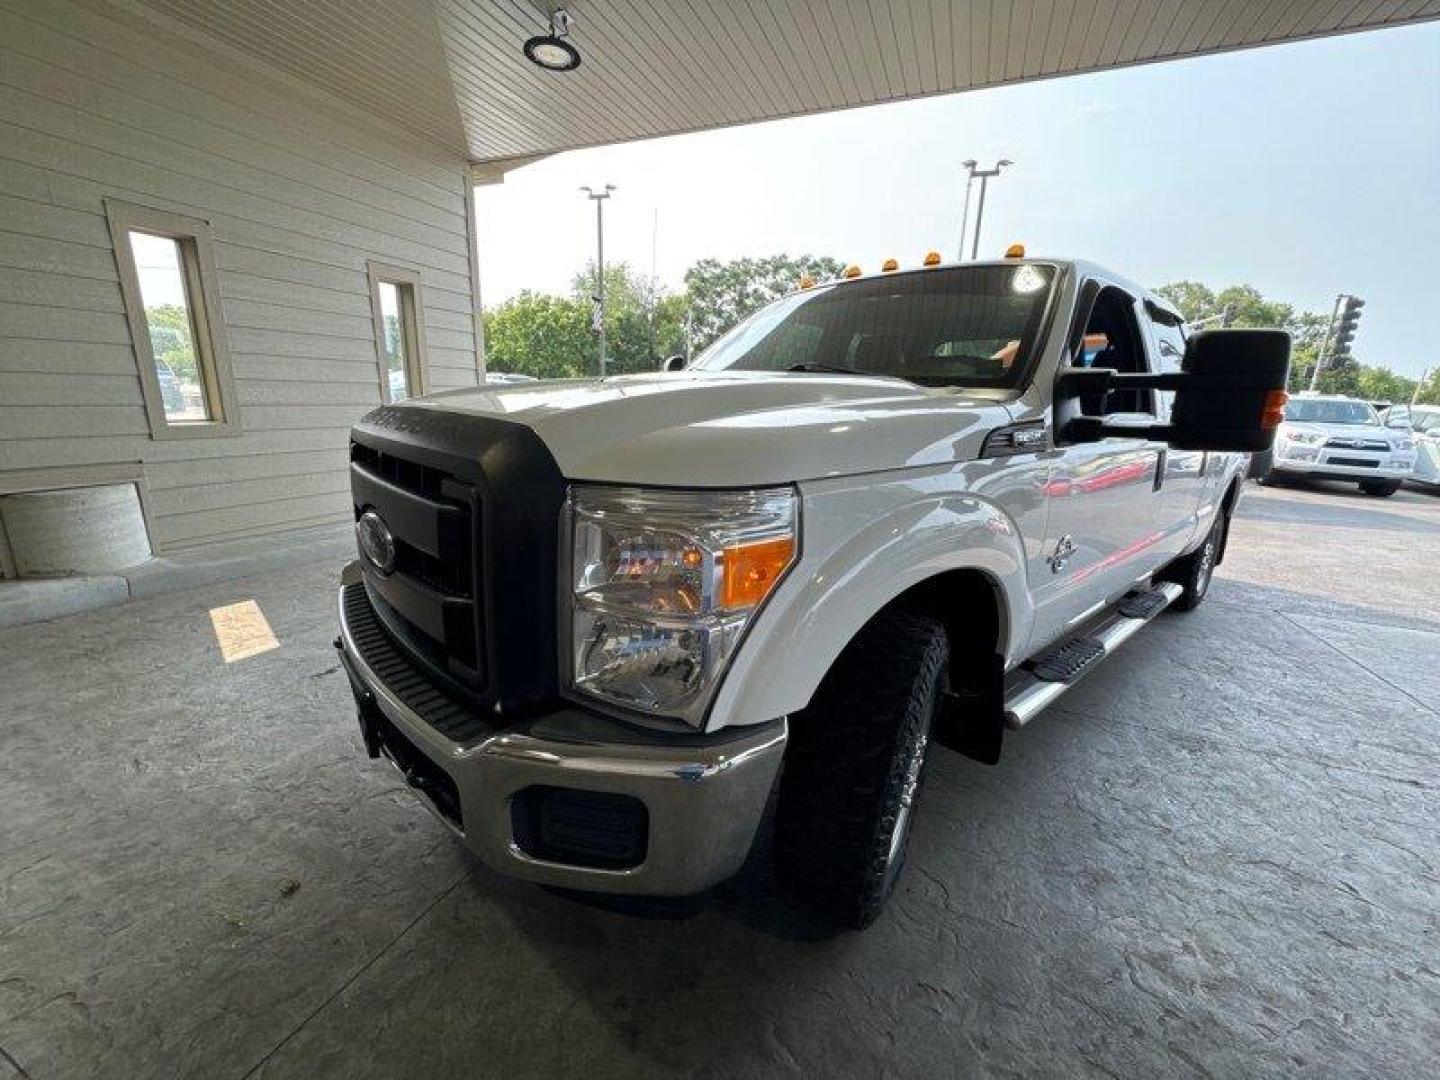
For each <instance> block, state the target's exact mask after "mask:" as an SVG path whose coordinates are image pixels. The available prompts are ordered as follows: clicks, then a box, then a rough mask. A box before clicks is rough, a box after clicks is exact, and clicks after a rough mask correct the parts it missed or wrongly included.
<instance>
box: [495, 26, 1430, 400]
mask: <svg viewBox="0 0 1440 1080" xmlns="http://www.w3.org/2000/svg"><path fill="white" fill-rule="evenodd" d="M1002 157H1004V158H1010V159H1011V160H1013V161H1014V162H1015V164H1014V165H1013V166H1012V167H1011V168H1009V169H1007V170H1006V171H1005V173H1004V174H1003V175H1002V177H1001V178H1000V179H999V180H998V181H992V182H991V185H990V191H989V195H988V197H987V201H986V207H985V219H984V227H983V233H982V237H981V254H982V256H984V255H985V254H987V253H988V254H989V255H991V256H996V255H999V254H1000V253H1001V252H1002V251H1003V250H1004V248H1005V247H1006V246H1007V245H1008V244H1010V243H1013V242H1017V241H1018V242H1023V243H1024V244H1025V245H1026V247H1027V249H1028V251H1029V253H1030V254H1031V255H1052V256H1073V257H1078V258H1088V259H1092V260H1094V261H1096V262H1099V263H1102V264H1104V265H1105V266H1107V267H1109V268H1110V269H1112V270H1114V271H1115V272H1117V273H1119V274H1122V275H1124V276H1126V277H1129V278H1131V279H1132V280H1135V281H1138V282H1140V283H1142V284H1144V285H1149V286H1154V285H1159V284H1163V283H1164V282H1167V281H1175V280H1179V279H1192V280H1198V281H1201V282H1204V283H1206V284H1207V285H1210V286H1212V287H1214V288H1220V287H1223V286H1225V285H1229V284H1233V283H1238V282H1249V283H1251V284H1253V285H1255V286H1256V287H1257V288H1259V289H1260V290H1261V292H1263V293H1264V294H1265V295H1266V296H1267V297H1270V298H1273V299H1278V300H1284V301H1286V302H1288V303H1291V304H1294V305H1295V306H1296V307H1299V308H1306V309H1310V310H1314V311H1321V312H1325V313H1328V312H1329V310H1330V308H1331V306H1332V305H1333V303H1334V299H1335V295H1336V294H1337V293H1341V292H1347V293H1352V294H1354V295H1357V296H1360V297H1362V298H1363V299H1364V300H1365V301H1366V307H1365V309H1364V314H1363V316H1362V318H1361V322H1360V328H1359V332H1358V334H1357V336H1356V341H1355V346H1354V348H1355V353H1356V355H1357V356H1358V357H1359V358H1360V359H1361V360H1362V361H1364V362H1366V363H1378V364H1384V365H1386V366H1388V367H1391V368H1393V369H1395V370H1396V371H1400V372H1402V373H1405V374H1408V375H1411V376H1416V375H1418V374H1419V373H1420V372H1421V371H1422V370H1423V369H1425V368H1426V367H1429V366H1431V365H1434V364H1436V363H1440V346H1437V345H1436V334H1435V332H1434V326H1433V323H1434V317H1435V315H1436V314H1437V312H1440V303H1437V301H1436V299H1435V298H1436V294H1437V288H1436V281H1435V277H1434V265H1435V255H1436V252H1437V250H1440V24H1437V23H1430V24H1424V25H1420V26H1414V27H1405V28H1400V29H1392V30H1381V31H1373V32H1369V33H1363V34H1351V35H1347V36H1342V37H1335V38H1326V39H1322V40H1318V41H1307V42H1299V43H1295V44H1289V45H1280V46H1273V47H1268V48H1261V49H1250V50H1245V51H1241V52H1233V53H1227V54H1223V55H1218V56H1208V57H1200V58H1197V59H1191V60H1181V61H1174V62H1168V63H1161V64H1151V65H1147V66H1143V67H1134V68H1127V69H1123V70H1118V71H1110V72H1104V73H1100V74H1095V75H1083V76H1074V77H1070V78H1062V79H1051V80H1047V81H1042V82H1034V83H1027V84H1023V85H1019V86H1009V87H999V88H996V89H992V90H980V91H972V92H969V93H963V94H950V95H945V96H943V97H933V98H926V99H921V100H916V101H908V102H897V103H893V104H887V105H876V106H869V107H866V108H862V109H851V110H846V111H843V112H833V113H826V114H821V115H816V116H808V117H800V118H796V119H789V120H777V121H772V122H767V123H762V124H751V125H746V126H744V127H735V128H728V129H722V130H718V131H710V132H701V133H696V134H690V135H679V136H672V137H667V138H661V139H650V140H646V141H644V142H636V143H627V144H622V145H617V146H610V147H600V148H596V149H592V150H579V151H572V152H569V153H565V154H559V155H556V156H554V157H551V158H547V159H545V160H543V161H540V162H537V163H536V164H534V165H530V166H527V167H525V168H522V169H518V170H515V171H514V172H511V173H510V174H509V175H508V176H507V177H506V180H505V182H504V183H503V184H497V185H493V186H489V187H482V188H480V189H478V191H477V214H478V218H479V225H478V227H479V237H480V258H481V285H482V291H483V293H484V301H485V304H486V306H487V307H488V306H493V305H495V304H498V303H500V302H502V301H503V300H505V299H507V298H508V297H510V296H513V295H514V294H515V293H517V292H519V291H521V290H522V289H533V290H538V291H549V292H561V291H566V290H568V288H569V284H570V281H571V279H572V278H573V277H574V275H575V273H576V272H577V271H578V270H580V269H581V268H582V267H583V266H584V265H585V263H586V261H587V260H589V259H591V258H593V257H594V250H595V247H594V245H595V218H594V205H593V203H590V202H589V201H588V200H586V199H585V197H584V195H583V194H582V193H581V192H580V191H579V190H578V188H579V186H580V185H581V184H589V185H592V186H599V185H603V184H606V183H611V184H615V185H616V188H617V190H616V191H615V193H614V196H613V198H611V199H610V201H609V202H608V203H607V204H606V208H605V213H606V219H605V255H606V261H607V262H611V261H614V260H625V261H628V262H629V263H630V264H631V265H632V267H634V268H635V269H636V270H638V271H640V272H641V273H649V272H650V271H651V268H652V242H653V268H654V272H655V273H656V275H657V276H658V278H659V280H660V282H661V283H662V285H664V286H666V287H669V288H671V289H678V288H679V287H680V286H681V283H682V278H683V275H684V272H685V269H686V267H688V266H689V265H690V264H691V263H693V262H695V261H696V260H697V259H701V258H705V257H713V258H719V259H732V258H738V257H740V256H746V255H750V256H760V255H769V254H775V253H778V252H786V253H789V254H792V255H798V254H801V253H809V254H816V255H832V256H834V257H836V258H840V259H843V260H845V261H853V262H858V263H860V264H861V265H862V266H864V267H866V268H868V269H875V268H878V265H879V263H880V262H881V261H882V260H883V259H885V258H887V257H890V256H894V257H896V258H898V259H899V260H900V262H901V265H902V266H904V265H916V264H918V263H919V261H920V259H921V258H922V257H923V255H924V253H925V252H926V251H927V250H930V249H932V248H935V249H938V250H940V251H942V252H943V253H944V254H945V256H946V258H947V259H949V258H951V257H953V255H954V252H955V250H956V247H957V243H958V239H959V229H960V208H961V202H962V197H963V192H964V173H963V170H962V169H961V168H960V162H961V161H963V160H965V159H966V158H976V159H978V160H979V161H980V162H981V163H982V165H983V164H988V163H990V162H992V161H994V160H996V159H998V158H1002ZM971 215H972V220H973V215H974V207H973V204H972V209H971ZM966 246H967V248H968V247H969V243H968V241H967V244H966Z"/></svg>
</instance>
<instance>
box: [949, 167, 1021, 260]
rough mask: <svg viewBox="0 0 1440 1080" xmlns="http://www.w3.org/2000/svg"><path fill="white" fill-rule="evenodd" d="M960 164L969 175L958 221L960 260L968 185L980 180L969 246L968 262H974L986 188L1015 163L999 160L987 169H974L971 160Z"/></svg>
mask: <svg viewBox="0 0 1440 1080" xmlns="http://www.w3.org/2000/svg"><path fill="white" fill-rule="evenodd" d="M960 164H961V165H963V166H964V167H965V169H966V171H967V172H968V173H969V174H970V175H969V176H968V177H967V178H966V180H965V209H964V211H963V212H962V216H961V219H960V257H961V258H962V259H963V258H964V257H965V221H966V219H967V218H969V216H970V185H971V184H973V183H974V182H975V180H976V178H977V177H978V178H979V180H980V202H979V204H978V205H977V206H976V207H975V236H974V238H973V239H972V240H971V244H970V261H971V262H974V261H975V258H976V256H977V255H978V254H979V252H980V226H981V224H982V223H983V222H984V220H985V189H986V186H987V185H988V184H989V182H990V178H991V177H992V176H999V175H1000V170H1001V169H1003V168H1005V166H1007V165H1014V164H1015V163H1014V162H1013V161H1011V160H1010V159H1009V158H1001V159H1000V160H999V161H997V162H996V163H995V164H994V166H993V167H992V168H989V169H979V168H976V162H975V161H973V160H971V161H962V162H961V163H960Z"/></svg>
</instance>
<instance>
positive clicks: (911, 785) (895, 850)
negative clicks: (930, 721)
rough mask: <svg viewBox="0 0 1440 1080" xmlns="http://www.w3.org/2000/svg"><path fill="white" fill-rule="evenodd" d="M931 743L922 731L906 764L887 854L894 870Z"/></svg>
mask: <svg viewBox="0 0 1440 1080" xmlns="http://www.w3.org/2000/svg"><path fill="white" fill-rule="evenodd" d="M929 745H930V736H928V735H926V734H924V733H922V734H921V735H920V737H919V738H918V739H916V740H915V750H914V752H913V753H912V754H911V755H910V761H909V763H908V764H906V766H905V781H904V783H903V784H902V785H901V787H900V805H899V807H898V808H897V809H896V811H895V827H894V828H893V829H891V830H890V852H889V854H888V855H887V856H886V867H887V870H893V869H894V867H895V866H896V863H897V861H898V860H899V858H900V852H901V851H903V850H904V848H905V835H906V833H908V832H909V831H910V811H911V809H912V808H913V807H914V805H915V794H916V792H918V791H919V790H920V770H921V769H923V768H924V767H925V750H926V748H927V747H928V746H929Z"/></svg>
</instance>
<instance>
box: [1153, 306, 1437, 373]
mask: <svg viewBox="0 0 1440 1080" xmlns="http://www.w3.org/2000/svg"><path fill="white" fill-rule="evenodd" d="M1155 292H1156V293H1157V294H1158V295H1160V296H1163V297H1164V298H1165V299H1167V300H1169V301H1170V302H1171V303H1172V304H1174V305H1175V306H1176V307H1177V308H1179V309H1180V311H1181V313H1182V314H1183V315H1184V316H1185V318H1186V320H1187V321H1188V322H1196V321H1198V320H1200V319H1209V318H1213V317H1215V316H1217V315H1221V314H1222V313H1224V312H1225V310H1226V308H1227V307H1228V308H1229V312H1230V320H1229V325H1230V326H1234V327H1260V328H1271V329H1277V330H1288V331H1290V337H1291V339H1292V341H1293V342H1294V346H1293V350H1292V352H1291V354H1290V390H1291V392H1292V393H1293V392H1295V391H1298V390H1307V389H1309V387H1310V375H1311V373H1312V372H1313V371H1314V370H1315V358H1316V356H1317V355H1318V354H1319V351H1320V344H1321V339H1323V338H1324V336H1325V329H1326V327H1327V326H1328V325H1329V321H1330V320H1329V317H1328V316H1326V315H1319V314H1316V313H1315V312H1313V311H1297V310H1296V309H1295V308H1294V307H1292V306H1291V305H1289V304H1285V303H1282V302H1280V301H1278V300H1267V299H1265V297H1264V296H1262V295H1261V293H1260V290H1259V289H1257V288H1255V286H1253V285H1231V286H1229V287H1228V288H1225V289H1221V290H1220V291H1219V292H1212V291H1211V290H1210V289H1209V288H1207V287H1206V286H1204V285H1202V284H1200V283H1199V282H1198V281H1175V282H1171V283H1170V284H1169V285H1161V286H1160V287H1159V288H1158V289H1156V290H1155ZM1407 387H1408V389H1407ZM1316 389H1317V390H1319V391H1320V392H1321V393H1325V394H1348V395H1350V396H1352V397H1360V398H1365V399H1366V400H1370V401H1408V400H1409V395H1410V393H1411V392H1413V390H1414V389H1415V381H1414V380H1413V379H1407V378H1405V377H1404V376H1403V375H1397V374H1395V372H1393V371H1391V370H1390V369H1389V368H1384V367H1371V366H1367V365H1365V364H1362V363H1360V361H1359V360H1357V359H1356V358H1355V357H1354V356H1347V357H1343V358H1341V359H1338V360H1337V359H1335V358H1333V357H1332V358H1330V359H1327V360H1326V361H1325V370H1324V371H1322V372H1321V373H1320V380H1319V382H1318V384H1317V385H1316Z"/></svg>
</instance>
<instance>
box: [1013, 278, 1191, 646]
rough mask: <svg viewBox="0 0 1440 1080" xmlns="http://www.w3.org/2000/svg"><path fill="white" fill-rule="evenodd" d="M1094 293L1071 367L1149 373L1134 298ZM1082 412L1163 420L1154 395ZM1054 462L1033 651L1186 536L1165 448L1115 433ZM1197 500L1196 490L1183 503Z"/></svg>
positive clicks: (1129, 396)
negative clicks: (1073, 365)
mask: <svg viewBox="0 0 1440 1080" xmlns="http://www.w3.org/2000/svg"><path fill="white" fill-rule="evenodd" d="M1085 294H1086V290H1082V296H1084V295H1085ZM1090 295H1092V296H1093V297H1094V299H1093V302H1092V303H1091V306H1090V311H1089V313H1088V315H1087V317H1086V321H1085V329H1084V335H1083V340H1082V342H1081V344H1080V346H1079V351H1078V352H1077V353H1076V355H1075V356H1074V358H1073V359H1072V361H1071V362H1072V364H1076V365H1080V366H1086V367H1107V368H1114V369H1115V370H1117V371H1125V372H1139V371H1146V370H1149V369H1150V354H1149V348H1148V344H1149V343H1148V339H1147V337H1146V335H1145V334H1144V333H1143V332H1142V331H1141V327H1140V316H1141V312H1140V308H1139V304H1138V302H1137V300H1136V298H1135V297H1134V296H1132V295H1131V294H1130V293H1129V292H1127V291H1126V290H1125V289H1123V288H1120V287H1118V286H1116V285H1110V284H1103V285H1102V286H1101V287H1100V288H1099V291H1098V292H1093V291H1092V292H1091V293H1090ZM1083 302H1084V301H1083V300H1082V303H1083ZM1083 409H1084V411H1085V413H1086V414H1087V415H1096V416H1098V415H1110V416H1111V417H1113V418H1115V419H1116V420H1121V421H1123V420H1134V421H1136V422H1137V423H1139V422H1142V421H1143V422H1150V423H1153V422H1155V421H1156V420H1157V419H1158V415H1159V414H1158V409H1159V405H1158V403H1157V398H1156V395H1155V392H1154V391H1151V390H1133V389H1125V390H1119V391H1111V392H1110V393H1109V394H1108V395H1107V397H1106V399H1105V400H1103V401H1101V400H1094V401H1086V402H1084V403H1083ZM1052 464H1053V467H1052V471H1051V473H1050V476H1049V479H1048V481H1047V483H1046V485H1045V493H1046V496H1047V498H1048V502H1049V515H1048V524H1047V527H1046V537H1045V552H1044V559H1043V560H1042V562H1041V564H1040V566H1041V569H1040V570H1039V573H1038V574H1037V577H1038V579H1039V580H1037V581H1036V582H1035V590H1034V598H1035V606H1036V622H1035V632H1034V635H1033V636H1032V638H1031V640H1030V644H1029V649H1030V651H1031V652H1035V651H1038V650H1039V649H1041V648H1043V647H1044V646H1046V645H1048V644H1050V643H1051V642H1053V641H1055V640H1056V639H1058V638H1060V637H1062V636H1064V634H1065V633H1066V632H1067V630H1068V629H1069V628H1070V627H1071V626H1073V625H1074V624H1075V623H1077V622H1080V621H1082V620H1083V619H1084V618H1085V617H1086V616H1087V615H1089V614H1091V613H1092V612H1094V611H1095V610H1098V608H1100V607H1102V606H1103V605H1104V604H1106V603H1107V602H1108V601H1110V600H1113V599H1115V598H1117V597H1119V596H1120V595H1122V594H1123V593H1124V592H1125V591H1126V590H1127V589H1129V588H1130V586H1131V585H1132V584H1133V583H1134V582H1135V581H1136V580H1138V579H1140V578H1143V577H1144V576H1145V575H1147V574H1149V573H1152V572H1153V571H1154V570H1156V569H1158V568H1159V567H1160V566H1162V565H1164V564H1165V563H1166V562H1167V561H1168V560H1169V559H1170V558H1173V557H1174V556H1175V555H1176V554H1178V553H1179V551H1180V549H1181V547H1182V546H1183V544H1184V540H1185V539H1186V538H1188V533H1187V534H1186V536H1184V537H1182V536H1181V535H1180V534H1181V533H1182V532H1183V531H1184V523H1183V521H1182V520H1181V519H1183V518H1184V517H1185V516H1186V514H1187V513H1189V512H1191V511H1187V510H1186V509H1185V508H1184V505H1185V498H1186V496H1182V493H1181V492H1179V491H1178V490H1176V489H1175V488H1173V487H1171V485H1170V480H1171V470H1172V469H1173V468H1176V467H1177V466H1176V465H1174V463H1173V462H1172V461H1171V456H1170V452H1169V448H1168V447H1167V446H1166V445H1165V444H1164V443H1160V442H1155V441H1153V440H1149V439H1147V438H1145V437H1143V436H1137V437H1135V438H1120V437H1112V438H1107V439H1102V440H1100V441H1098V442H1090V443H1080V444H1077V445H1073V446H1067V447H1063V448H1061V449H1060V450H1058V451H1057V452H1056V455H1055V457H1054V459H1053V463H1052ZM1184 467H1187V468H1188V467H1189V465H1188V464H1186V465H1185V466H1184ZM1194 494H1195V493H1194V489H1193V487H1192V488H1191V490H1190V494H1189V497H1194Z"/></svg>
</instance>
